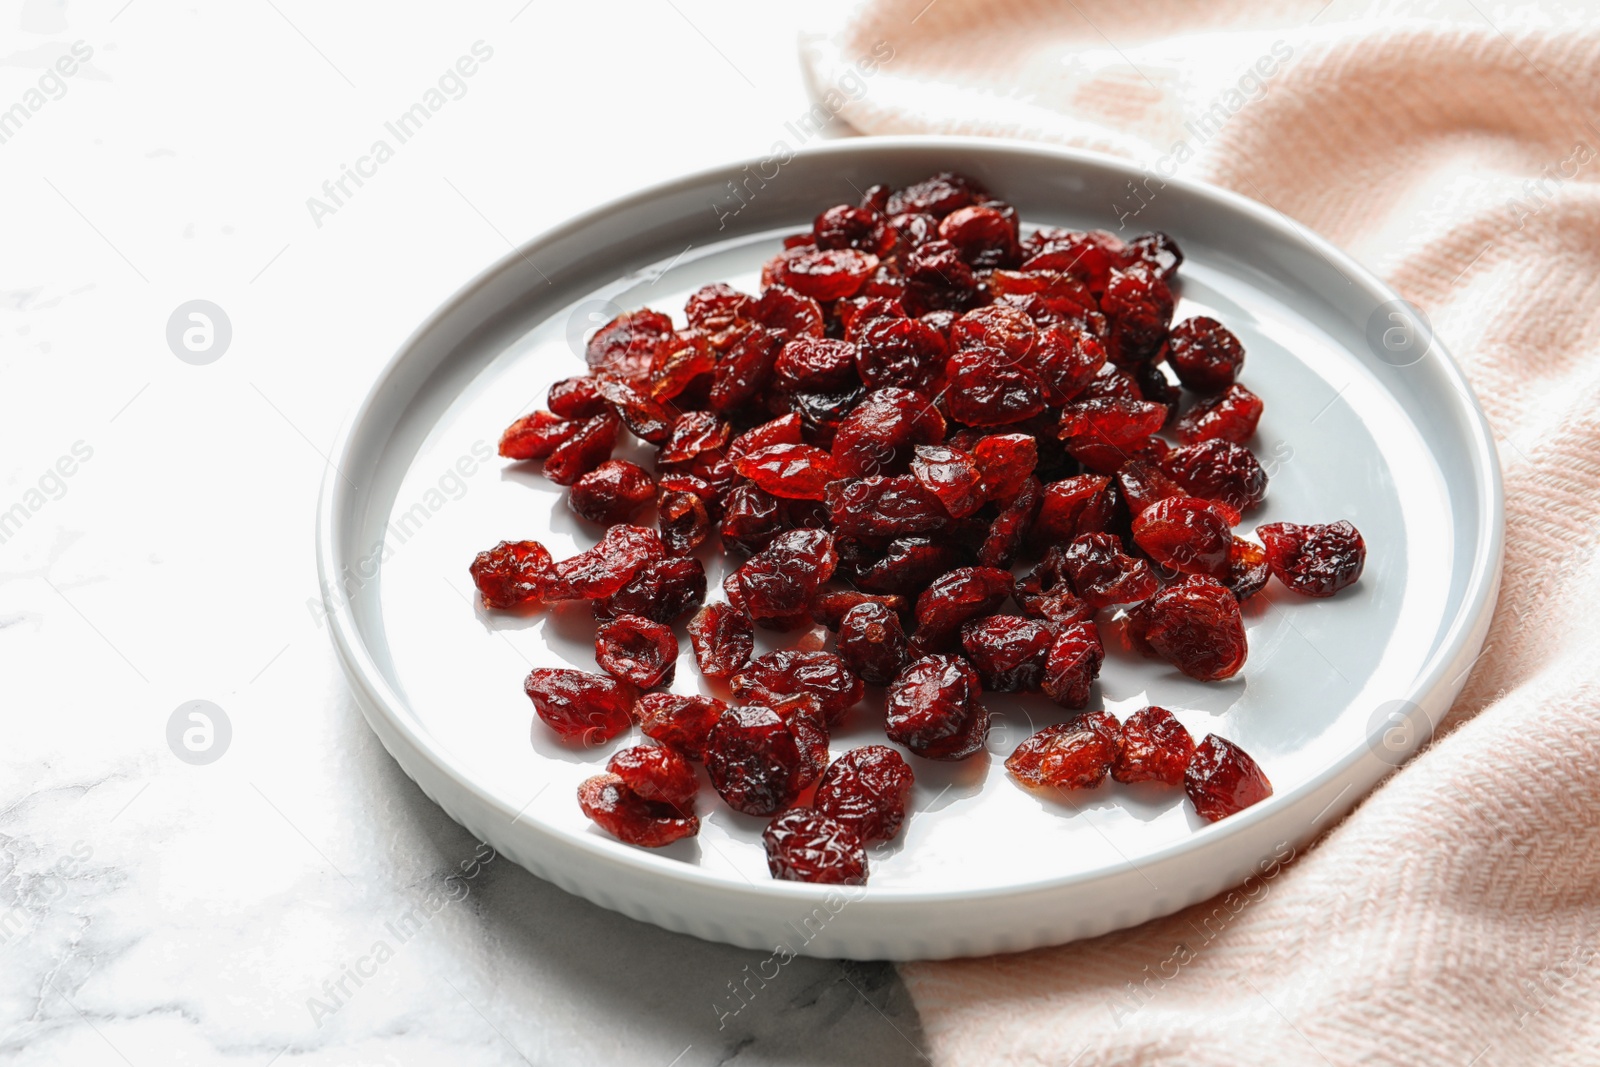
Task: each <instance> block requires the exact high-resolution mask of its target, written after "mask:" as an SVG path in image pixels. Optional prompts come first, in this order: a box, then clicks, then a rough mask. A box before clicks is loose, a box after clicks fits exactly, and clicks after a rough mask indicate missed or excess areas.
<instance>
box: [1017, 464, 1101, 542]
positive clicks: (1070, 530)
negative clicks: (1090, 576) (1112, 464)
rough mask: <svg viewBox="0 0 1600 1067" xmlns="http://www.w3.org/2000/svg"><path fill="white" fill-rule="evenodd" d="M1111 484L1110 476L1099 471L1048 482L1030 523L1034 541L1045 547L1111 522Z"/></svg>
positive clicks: (1092, 530)
mask: <svg viewBox="0 0 1600 1067" xmlns="http://www.w3.org/2000/svg"><path fill="white" fill-rule="evenodd" d="M1110 487H1111V479H1110V478H1106V477H1104V476H1102V475H1098V474H1080V475H1077V476H1075V477H1072V478H1064V479H1062V480H1061V481H1059V482H1051V483H1050V484H1049V485H1048V486H1046V487H1045V489H1044V500H1043V503H1042V504H1041V505H1040V507H1039V517H1038V519H1037V520H1036V521H1035V522H1034V524H1033V537H1032V540H1033V543H1034V544H1035V545H1037V546H1040V547H1046V548H1047V547H1049V546H1051V545H1062V544H1066V543H1067V542H1068V541H1071V540H1072V539H1073V538H1075V537H1078V536H1080V535H1081V534H1087V533H1100V532H1102V531H1103V530H1105V529H1106V527H1107V526H1109V525H1110V524H1111V516H1112V510H1113V505H1114V502H1113V500H1112V497H1111V489H1110Z"/></svg>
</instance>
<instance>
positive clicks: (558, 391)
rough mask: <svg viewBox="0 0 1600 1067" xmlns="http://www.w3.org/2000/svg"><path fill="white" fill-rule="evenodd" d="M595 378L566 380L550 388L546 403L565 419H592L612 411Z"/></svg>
mask: <svg viewBox="0 0 1600 1067" xmlns="http://www.w3.org/2000/svg"><path fill="white" fill-rule="evenodd" d="M597 384H598V383H597V382H596V380H595V379H594V378H590V377H587V376H586V377H581V378H564V379H562V380H561V381H559V382H556V383H555V384H554V385H552V386H551V387H550V393H549V395H548V398H547V399H546V400H545V403H546V404H548V405H549V407H550V410H551V411H552V412H554V413H555V414H557V415H560V416H561V417H562V418H563V419H592V418H594V417H595V416H596V415H603V414H605V413H606V412H607V411H609V410H610V408H609V406H608V405H607V404H606V398H605V397H604V396H602V395H601V393H600V390H599V389H598V388H596V386H597Z"/></svg>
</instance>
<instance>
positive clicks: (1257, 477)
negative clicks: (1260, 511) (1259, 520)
mask: <svg viewBox="0 0 1600 1067" xmlns="http://www.w3.org/2000/svg"><path fill="white" fill-rule="evenodd" d="M1161 466H1162V469H1163V470H1165V471H1166V472H1167V473H1168V474H1170V475H1171V476H1172V477H1173V478H1174V479H1176V480H1177V482H1178V484H1180V485H1182V486H1183V487H1184V488H1185V489H1187V490H1188V491H1189V492H1190V494H1191V495H1193V496H1203V497H1205V498H1207V499H1208V500H1221V501H1223V502H1224V503H1226V504H1227V505H1228V506H1229V507H1232V508H1233V509H1234V510H1235V511H1249V510H1250V509H1251V508H1253V507H1255V506H1256V505H1257V504H1259V503H1261V501H1262V500H1263V499H1264V498H1265V497H1266V495H1267V472H1266V471H1264V470H1262V469H1261V464H1260V463H1259V462H1258V461H1257V460H1256V457H1255V456H1254V454H1252V453H1251V451H1250V450H1249V449H1248V448H1245V447H1244V446H1243V445H1236V444H1234V443H1233V442H1232V441H1223V440H1219V439H1212V440H1210V441H1201V442H1200V443H1199V444H1197V445H1185V446H1184V447H1183V448H1177V449H1173V451H1172V453H1171V454H1170V455H1168V456H1167V457H1166V459H1165V461H1164V462H1163V463H1162V464H1161Z"/></svg>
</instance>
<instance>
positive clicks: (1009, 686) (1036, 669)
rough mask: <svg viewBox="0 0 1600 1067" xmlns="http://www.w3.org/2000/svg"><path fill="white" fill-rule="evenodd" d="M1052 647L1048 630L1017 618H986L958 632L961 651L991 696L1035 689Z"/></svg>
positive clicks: (1009, 616)
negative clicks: (959, 633)
mask: <svg viewBox="0 0 1600 1067" xmlns="http://www.w3.org/2000/svg"><path fill="white" fill-rule="evenodd" d="M1054 643H1055V632H1054V631H1053V630H1052V629H1051V628H1050V627H1049V626H1046V625H1045V624H1043V623H1041V622H1037V621H1035V620H1033V619H1027V618H1023V617H1022V616H1020V615H990V616H989V617H988V618H984V619H973V620H971V621H970V622H968V623H967V624H966V625H964V626H963V627H962V628H961V647H962V650H963V651H965V652H966V654H967V659H969V660H970V661H971V662H972V665H973V666H974V667H975V668H977V671H978V677H979V678H981V679H982V680H983V688H984V689H985V690H986V691H987V692H991V693H1021V692H1027V691H1030V690H1036V689H1038V688H1039V687H1040V684H1041V683H1042V682H1043V680H1044V669H1045V660H1046V658H1047V657H1048V656H1049V653H1050V646H1051V645H1052V644H1054Z"/></svg>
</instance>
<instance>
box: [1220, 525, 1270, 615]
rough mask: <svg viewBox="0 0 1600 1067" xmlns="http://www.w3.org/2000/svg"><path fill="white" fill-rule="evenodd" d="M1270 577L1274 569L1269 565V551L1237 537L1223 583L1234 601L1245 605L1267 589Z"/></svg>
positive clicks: (1230, 550) (1229, 550)
mask: <svg viewBox="0 0 1600 1067" xmlns="http://www.w3.org/2000/svg"><path fill="white" fill-rule="evenodd" d="M1270 577H1272V568H1271V567H1270V566H1269V565H1268V563H1267V550H1266V549H1265V548H1262V547H1261V546H1260V545H1258V544H1255V543H1253V542H1250V541H1245V540H1241V539H1240V538H1237V537H1235V538H1234V539H1233V545H1232V546H1231V547H1230V548H1229V549H1228V577H1227V578H1226V579H1224V580H1223V583H1222V584H1223V585H1225V586H1227V587H1228V592H1230V593H1232V594H1233V599H1235V600H1237V601H1238V602H1239V603H1241V604H1243V603H1244V602H1245V601H1246V600H1249V599H1250V598H1251V597H1253V596H1255V595H1256V594H1257V593H1259V592H1261V590H1263V589H1265V588H1266V587H1267V579H1268V578H1270Z"/></svg>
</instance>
